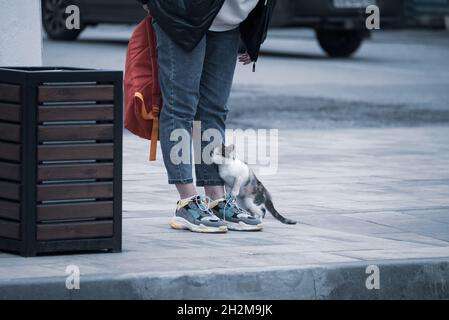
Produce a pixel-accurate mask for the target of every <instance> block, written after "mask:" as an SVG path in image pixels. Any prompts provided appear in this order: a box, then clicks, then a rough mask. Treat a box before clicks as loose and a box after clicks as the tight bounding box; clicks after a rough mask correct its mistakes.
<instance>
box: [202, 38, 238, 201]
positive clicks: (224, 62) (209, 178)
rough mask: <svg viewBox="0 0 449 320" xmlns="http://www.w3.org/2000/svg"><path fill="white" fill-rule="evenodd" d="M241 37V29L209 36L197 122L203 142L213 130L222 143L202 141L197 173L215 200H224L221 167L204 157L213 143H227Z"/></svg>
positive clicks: (208, 193) (207, 191)
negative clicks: (206, 148)
mask: <svg viewBox="0 0 449 320" xmlns="http://www.w3.org/2000/svg"><path fill="white" fill-rule="evenodd" d="M239 35H240V34H239V31H238V29H234V30H231V31H225V32H211V31H209V32H208V33H207V35H206V54H205V59H204V64H203V72H202V75H201V83H200V99H199V103H198V108H197V112H196V115H195V120H198V121H200V123H201V137H203V139H204V138H206V137H207V136H208V134H204V133H205V132H206V131H207V130H210V129H213V132H215V133H217V134H216V135H214V136H215V137H217V136H218V137H219V139H217V140H214V141H201V154H202V155H203V157H201V159H199V157H195V160H197V161H198V162H197V163H196V164H195V173H196V184H197V186H204V188H205V191H206V195H208V196H209V197H211V198H212V199H219V198H223V196H224V188H223V180H222V179H221V178H220V176H219V174H218V168H217V166H216V165H215V164H212V163H211V162H210V159H209V154H208V153H207V152H205V153H204V154H203V151H204V149H205V147H206V146H207V145H208V144H209V143H212V144H213V145H216V146H218V145H221V144H222V143H223V142H224V134H225V121H226V116H227V114H228V108H227V103H228V98H229V95H230V92H231V87H232V80H233V77H234V70H235V66H236V63H237V53H238V47H239ZM209 132H210V131H209ZM203 139H202V140H203ZM197 143H198V144H199V142H197Z"/></svg>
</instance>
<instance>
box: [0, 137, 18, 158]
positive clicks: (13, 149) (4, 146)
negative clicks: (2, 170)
mask: <svg viewBox="0 0 449 320" xmlns="http://www.w3.org/2000/svg"><path fill="white" fill-rule="evenodd" d="M0 159H4V160H12V161H20V145H18V144H15V143H7V142H0Z"/></svg>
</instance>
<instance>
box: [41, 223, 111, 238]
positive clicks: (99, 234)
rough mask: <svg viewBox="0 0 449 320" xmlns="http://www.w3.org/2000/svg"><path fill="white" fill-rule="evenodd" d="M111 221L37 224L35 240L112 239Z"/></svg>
mask: <svg viewBox="0 0 449 320" xmlns="http://www.w3.org/2000/svg"><path fill="white" fill-rule="evenodd" d="M112 233H113V223H112V221H93V222H74V223H55V224H38V225H37V240H39V241H46V240H63V239H86V238H106V237H112Z"/></svg>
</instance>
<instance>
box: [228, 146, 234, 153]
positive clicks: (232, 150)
mask: <svg viewBox="0 0 449 320" xmlns="http://www.w3.org/2000/svg"><path fill="white" fill-rule="evenodd" d="M226 149H227V151H228V152H229V153H231V152H234V151H235V145H233V144H230V145H229V146H227V147H226Z"/></svg>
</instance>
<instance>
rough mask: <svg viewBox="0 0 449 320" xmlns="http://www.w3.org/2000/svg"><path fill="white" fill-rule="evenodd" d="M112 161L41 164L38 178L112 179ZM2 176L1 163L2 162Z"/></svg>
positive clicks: (40, 179)
mask: <svg viewBox="0 0 449 320" xmlns="http://www.w3.org/2000/svg"><path fill="white" fill-rule="evenodd" d="M113 171H114V165H113V164H112V163H86V164H77V165H68V164H67V165H39V166H38V171H37V175H38V180H39V181H43V180H71V179H73V180H74V179H111V178H113V176H114V175H113ZM0 176H1V163H0Z"/></svg>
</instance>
